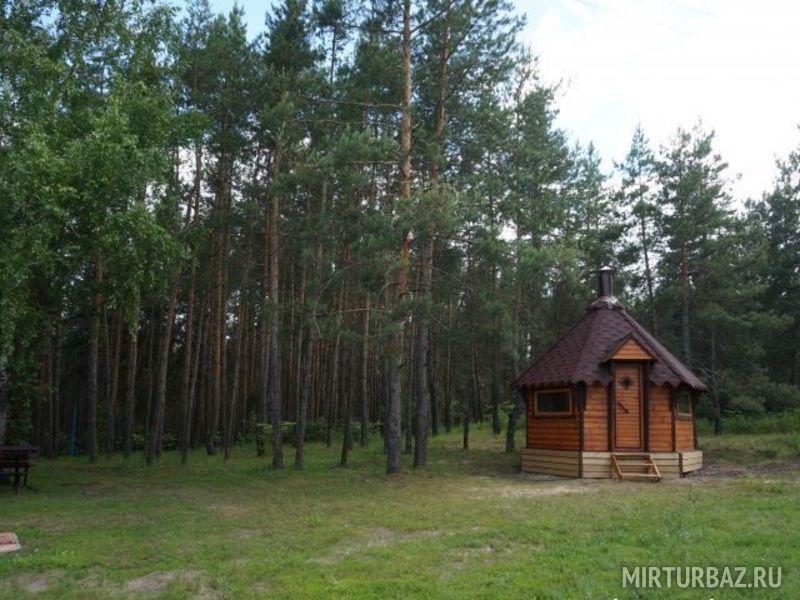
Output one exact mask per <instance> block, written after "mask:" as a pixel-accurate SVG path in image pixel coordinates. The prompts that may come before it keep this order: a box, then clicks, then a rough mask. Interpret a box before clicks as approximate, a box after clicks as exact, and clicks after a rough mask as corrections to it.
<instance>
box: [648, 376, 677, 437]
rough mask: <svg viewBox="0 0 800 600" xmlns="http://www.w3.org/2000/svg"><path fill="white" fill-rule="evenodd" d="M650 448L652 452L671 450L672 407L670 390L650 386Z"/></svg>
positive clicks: (663, 387) (664, 387)
mask: <svg viewBox="0 0 800 600" xmlns="http://www.w3.org/2000/svg"><path fill="white" fill-rule="evenodd" d="M649 428H650V431H649V433H650V447H649V448H648V449H649V450H650V451H652V452H667V451H670V450H672V407H671V406H670V388H668V387H666V386H655V385H653V386H650V418H649Z"/></svg>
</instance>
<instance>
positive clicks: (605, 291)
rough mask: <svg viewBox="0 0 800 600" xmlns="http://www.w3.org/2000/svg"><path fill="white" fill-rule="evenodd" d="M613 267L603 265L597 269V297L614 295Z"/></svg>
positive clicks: (611, 296)
mask: <svg viewBox="0 0 800 600" xmlns="http://www.w3.org/2000/svg"><path fill="white" fill-rule="evenodd" d="M615 271H616V269H614V268H612V267H602V268H600V269H598V270H597V271H595V272H596V273H597V297H598V298H613V297H614V272H615Z"/></svg>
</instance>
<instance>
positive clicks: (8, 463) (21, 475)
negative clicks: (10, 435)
mask: <svg viewBox="0 0 800 600" xmlns="http://www.w3.org/2000/svg"><path fill="white" fill-rule="evenodd" d="M38 455H39V450H38V449H36V448H34V447H33V446H0V477H2V478H7V477H9V476H10V477H11V480H12V484H13V486H14V491H15V492H17V493H19V490H20V487H23V486H27V485H28V470H29V469H30V468H31V467H32V466H33V465H34V464H35V461H36V457H37V456H38Z"/></svg>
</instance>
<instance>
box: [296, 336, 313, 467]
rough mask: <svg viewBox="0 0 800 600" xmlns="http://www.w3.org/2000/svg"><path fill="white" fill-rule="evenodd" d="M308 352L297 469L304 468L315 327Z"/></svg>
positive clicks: (308, 341)
mask: <svg viewBox="0 0 800 600" xmlns="http://www.w3.org/2000/svg"><path fill="white" fill-rule="evenodd" d="M306 336H307V338H308V339H307V341H306V351H305V357H304V358H303V389H302V393H301V396H300V406H299V407H298V414H297V426H296V427H295V441H294V445H295V454H294V466H295V468H296V469H302V468H303V462H304V456H303V450H304V447H305V441H306V422H307V420H308V399H309V396H310V394H311V371H312V368H313V367H312V365H313V360H314V346H315V344H316V341H317V332H316V328H315V327H314V326H312V327H309V328H308V333H307V334H306Z"/></svg>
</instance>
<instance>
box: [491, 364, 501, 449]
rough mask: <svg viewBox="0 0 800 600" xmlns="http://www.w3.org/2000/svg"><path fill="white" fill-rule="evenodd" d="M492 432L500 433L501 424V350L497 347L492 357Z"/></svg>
mask: <svg viewBox="0 0 800 600" xmlns="http://www.w3.org/2000/svg"><path fill="white" fill-rule="evenodd" d="M491 395H492V433H494V434H495V435H497V434H499V433H500V431H501V430H502V429H503V427H502V426H501V425H500V350H499V349H495V352H494V356H493V357H492V388H491Z"/></svg>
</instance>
